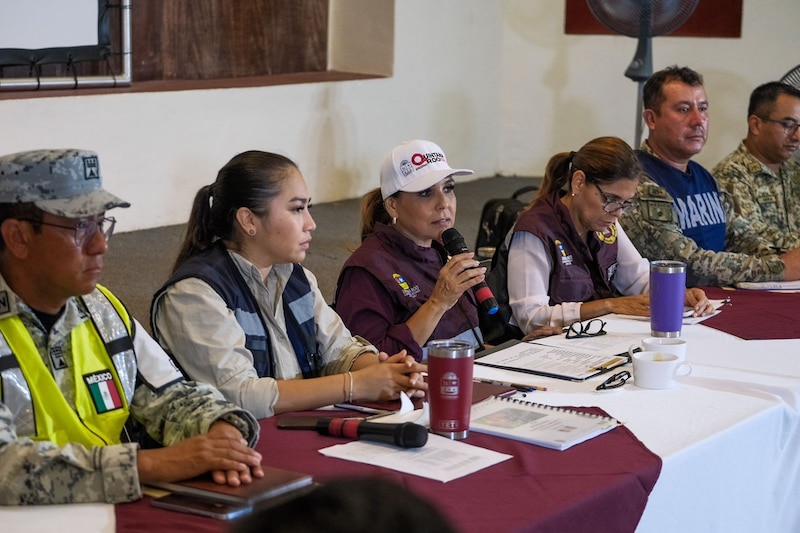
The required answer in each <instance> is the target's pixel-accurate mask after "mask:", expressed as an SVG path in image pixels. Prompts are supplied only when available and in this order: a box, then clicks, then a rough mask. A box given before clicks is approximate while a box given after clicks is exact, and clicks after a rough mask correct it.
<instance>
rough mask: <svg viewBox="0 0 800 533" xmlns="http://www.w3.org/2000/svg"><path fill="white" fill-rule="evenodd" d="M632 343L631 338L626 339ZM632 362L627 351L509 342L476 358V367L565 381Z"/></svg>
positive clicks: (586, 376)
mask: <svg viewBox="0 0 800 533" xmlns="http://www.w3.org/2000/svg"><path fill="white" fill-rule="evenodd" d="M625 342H626V343H629V342H631V340H630V339H626V340H625ZM630 362H631V357H630V355H628V352H627V351H626V352H622V353H615V354H612V355H608V354H598V353H596V352H594V353H593V352H591V351H585V350H581V349H580V348H579V347H577V348H571V347H567V346H550V345H547V344H543V343H539V342H524V341H519V340H511V341H508V342H505V343H503V344H500V345H498V346H495V347H494V348H492V349H489V350H486V351H484V352H481V353H480V354H478V355H476V359H475V364H476V365H483V366H488V367H491V368H499V369H501V370H510V371H513V372H522V373H524V374H534V375H537V376H545V377H549V378H555V379H563V380H567V381H586V380H587V379H589V378H592V377H595V376H599V375H600V374H604V373H606V372H609V371H610V370H613V369H615V368H617V367H620V366H623V365H626V364H628V363H630Z"/></svg>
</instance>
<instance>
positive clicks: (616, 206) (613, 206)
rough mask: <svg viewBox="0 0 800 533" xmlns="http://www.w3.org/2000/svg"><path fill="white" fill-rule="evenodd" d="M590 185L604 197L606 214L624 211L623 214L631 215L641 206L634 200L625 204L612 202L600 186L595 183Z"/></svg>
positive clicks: (626, 201)
mask: <svg viewBox="0 0 800 533" xmlns="http://www.w3.org/2000/svg"><path fill="white" fill-rule="evenodd" d="M589 183H591V184H592V185H594V186H595V187H597V190H598V192H599V193H600V196H602V197H603V211H605V212H606V213H613V212H615V211H619V210H622V213H621V214H623V215H624V214H625V213H629V212H630V211H631V210H633V208H634V207H636V206H637V205H639V202H638V201H637V200H633V199H631V200H625V201H624V202H620V201H619V200H612V199H611V198H609V196H608V195H607V194H606V193H604V192H603V189H601V188H600V186H599V185H598V184H596V183H594V182H589Z"/></svg>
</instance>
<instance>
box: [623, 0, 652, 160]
mask: <svg viewBox="0 0 800 533" xmlns="http://www.w3.org/2000/svg"><path fill="white" fill-rule="evenodd" d="M651 25H652V5H651V2H650V1H649V0H646V1H645V2H643V3H642V12H641V15H640V16H639V42H638V43H637V45H636V53H635V54H633V60H632V61H631V64H630V65H628V68H627V70H625V77H626V78H630V79H631V80H633V81H635V82H636V83H637V89H636V121H635V124H636V130H635V137H634V145H633V148H634V149H638V148H639V147H640V146H641V145H642V130H643V128H642V121H643V117H642V113H643V112H644V94H643V93H644V83H645V82H646V81H647V80H648V78H650V76H652V75H653V47H652V39H651V38H650V35H651Z"/></svg>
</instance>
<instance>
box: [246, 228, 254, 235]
mask: <svg viewBox="0 0 800 533" xmlns="http://www.w3.org/2000/svg"><path fill="white" fill-rule="evenodd" d="M247 233H248V234H250V235H255V234H256V230H254V229H250V230H248V231H247Z"/></svg>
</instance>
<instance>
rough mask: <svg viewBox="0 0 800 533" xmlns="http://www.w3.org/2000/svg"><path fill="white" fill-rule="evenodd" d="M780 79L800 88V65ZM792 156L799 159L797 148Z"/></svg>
mask: <svg viewBox="0 0 800 533" xmlns="http://www.w3.org/2000/svg"><path fill="white" fill-rule="evenodd" d="M781 81H782V82H783V83H788V84H789V85H791V86H792V87H794V88H795V89H800V65H797V66H796V67H794V68H793V69H792V70H790V71H789V72H787V73H786V74H784V75H783V77H782V78H781ZM794 158H795V159H797V160H798V161H800V150H797V151H796V152H795V153H794Z"/></svg>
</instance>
